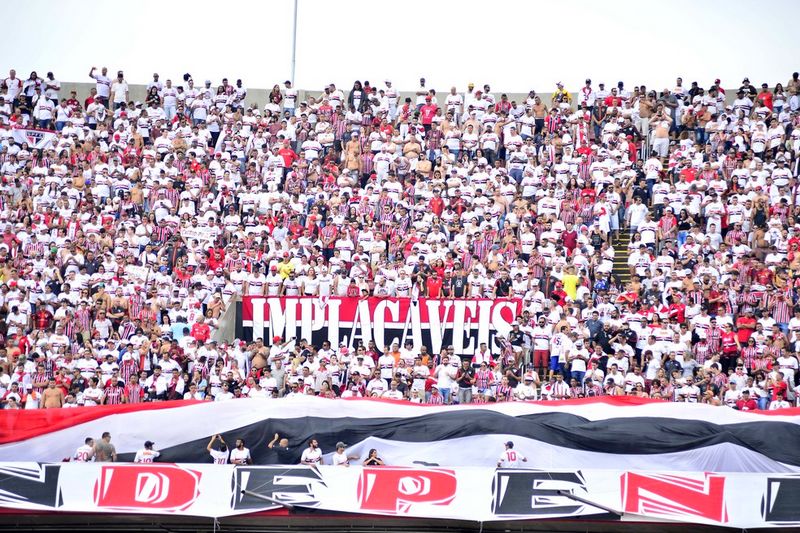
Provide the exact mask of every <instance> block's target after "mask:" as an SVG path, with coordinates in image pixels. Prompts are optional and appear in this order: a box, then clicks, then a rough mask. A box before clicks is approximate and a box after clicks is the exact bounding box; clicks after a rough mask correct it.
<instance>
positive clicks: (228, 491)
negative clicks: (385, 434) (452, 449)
mask: <svg viewBox="0 0 800 533" xmlns="http://www.w3.org/2000/svg"><path fill="white" fill-rule="evenodd" d="M798 501H800V477H797V476H791V475H785V474H767V473H764V474H741V473H708V472H694V473H681V474H679V475H676V474H674V473H653V472H644V473H642V472H629V471H622V470H525V469H494V468H468V467H465V468H425V467H420V468H404V467H392V466H375V467H366V466H364V467H362V466H352V467H350V468H343V467H338V466H319V467H310V466H289V467H287V466H231V465H208V464H164V463H147V464H142V463H139V464H132V463H129V464H122V463H68V464H39V463H0V507H6V508H12V509H16V510H28V511H34V512H35V511H43V512H53V511H57V512H71V513H76V512H77V513H98V512H99V513H136V514H151V515H153V514H155V515H159V514H160V515H164V514H169V515H186V516H205V517H224V516H232V515H237V514H244V513H251V512H256V511H266V510H271V509H280V508H286V507H291V508H309V509H321V510H330V511H336V512H346V513H354V514H358V513H366V514H369V515H373V516H374V515H384V516H393V517H398V516H408V517H424V518H436V519H457V520H470V521H476V522H487V521H493V520H532V519H535V520H541V519H563V518H575V517H588V518H596V519H600V520H603V521H610V520H624V521H630V522H637V521H641V522H660V521H673V522H679V523H695V524H709V525H718V526H727V527H733V528H737V529H745V528H766V527H800V506H798V505H797V502H798Z"/></svg>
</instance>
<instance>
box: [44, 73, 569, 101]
mask: <svg viewBox="0 0 800 533" xmlns="http://www.w3.org/2000/svg"><path fill="white" fill-rule="evenodd" d="M161 81H164V80H163V79H162V80H161ZM181 81H182V80H181ZM177 85H184V87H185V84H183V83H175V80H173V86H177ZM198 85H199V86H200V87H202V86H203V83H202V81H201V83H199V84H195V86H196V87H197V86H198ZM94 86H95V84H94V83H75V82H61V93H60V94H61V97H62V98H69V94H70V91H72V90H75V91H77V92H78V99H79V100H80V101H81V102H82V101H83V100H84V99H85V98H87V97H88V96H89V91H90V90H91V89H92V88H93V87H94ZM212 87H213V88H214V90H215V91H216V88H217V84H212ZM281 87H283V85H281ZM434 88H435V87H434ZM341 89H342V90H343V91H345V96H347V94H348V92H349V87H347V88H346V89H345V88H341ZM435 89H436V94H437V96H438V98H439V103H440V104H442V103H444V98H445V97H446V95H447V94H448V93H449V92H450V87H446V88H442V89H438V88H435ZM271 90H272V88H270V89H256V88H251V87H247V104H248V105H249V104H251V103H256V104H258V106H259V107H264V104H265V103H266V102H267V95H268V94H269V91H271ZM460 91H461V92H463V89H460ZM146 93H147V85H129V94H128V97H129V98H128V99H129V100H134V101H137V100H138V101H142V102H143V101H144V100H145V97H146ZM492 93H493V94H494V96H495V98H497V99H498V100H499V99H500V95H501V94H502V92H501V91H496V90H492ZM321 94H322V91H306V90H303V89H300V90H298V97H299V98H300V100H301V101H302V100H305V99H306V98H307V96H308V95H311V96H314V97H316V98H318V97H319V96H320V95H321ZM506 94H508V99H509V100H512V101H516V102H517V103H518V104H522V103H523V102H524V101H525V99H526V98H527V97H528V93H506ZM537 94H538V95H539V97H540V98H542V100H543V101H544V102H545V103H547V104H549V103H550V98H551V96H552V93H538V92H537ZM575 96H576V95H574V94H573V98H575ZM406 97H409V98H411V100H412V101H416V95H414V93H412V92H401V93H400V101H401V102H402V101H403V100H404V99H405V98H406Z"/></svg>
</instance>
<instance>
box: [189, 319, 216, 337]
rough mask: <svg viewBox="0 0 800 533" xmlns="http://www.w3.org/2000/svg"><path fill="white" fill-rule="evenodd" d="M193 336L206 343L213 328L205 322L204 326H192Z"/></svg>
mask: <svg viewBox="0 0 800 533" xmlns="http://www.w3.org/2000/svg"><path fill="white" fill-rule="evenodd" d="M191 335H192V337H194V338H195V339H197V340H199V341H203V342H206V341H207V340H208V338H209V337H210V336H211V328H209V327H208V324H206V323H205V322H204V323H202V324H200V323H196V324H195V325H193V326H192V331H191Z"/></svg>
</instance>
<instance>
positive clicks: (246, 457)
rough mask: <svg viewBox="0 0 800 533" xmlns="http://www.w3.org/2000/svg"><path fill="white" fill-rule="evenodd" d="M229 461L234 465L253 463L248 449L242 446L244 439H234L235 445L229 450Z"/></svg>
mask: <svg viewBox="0 0 800 533" xmlns="http://www.w3.org/2000/svg"><path fill="white" fill-rule="evenodd" d="M230 461H231V463H232V464H235V465H248V464H252V463H253V459H252V458H251V457H250V450H249V449H248V448H245V446H244V439H236V447H235V448H234V449H232V450H231V456H230Z"/></svg>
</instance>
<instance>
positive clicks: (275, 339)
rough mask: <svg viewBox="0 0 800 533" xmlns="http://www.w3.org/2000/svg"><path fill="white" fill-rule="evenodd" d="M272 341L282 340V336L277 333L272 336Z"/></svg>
mask: <svg viewBox="0 0 800 533" xmlns="http://www.w3.org/2000/svg"><path fill="white" fill-rule="evenodd" d="M272 342H281V336H280V335H275V336H274V337H272Z"/></svg>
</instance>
